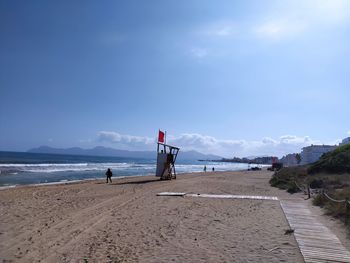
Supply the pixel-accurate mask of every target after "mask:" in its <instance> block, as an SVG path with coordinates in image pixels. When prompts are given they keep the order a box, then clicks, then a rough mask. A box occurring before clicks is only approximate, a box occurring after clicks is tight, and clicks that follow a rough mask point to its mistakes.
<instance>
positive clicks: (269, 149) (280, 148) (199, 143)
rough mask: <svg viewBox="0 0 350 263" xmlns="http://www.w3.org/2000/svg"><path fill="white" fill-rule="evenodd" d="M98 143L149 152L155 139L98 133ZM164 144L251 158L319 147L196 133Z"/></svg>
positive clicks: (290, 139)
mask: <svg viewBox="0 0 350 263" xmlns="http://www.w3.org/2000/svg"><path fill="white" fill-rule="evenodd" d="M98 139H99V141H100V142H105V143H108V144H109V145H110V146H114V147H122V148H123V149H128V150H152V149H154V146H155V143H156V138H149V137H142V136H133V135H122V134H120V133H118V132H112V131H101V132H99V133H98ZM167 143H169V144H171V145H175V146H178V147H180V148H181V150H183V151H189V150H196V151H199V152H202V153H207V154H217V155H221V156H224V157H233V156H238V157H244V156H251V155H276V156H279V157H281V156H283V155H285V154H288V153H295V152H300V151H301V148H302V147H305V146H309V145H311V144H321V142H320V141H317V140H313V139H311V138H310V137H308V136H295V135H284V136H281V137H279V138H277V139H274V138H269V137H265V138H262V139H261V140H251V141H248V140H222V139H217V138H215V137H212V136H208V135H202V134H197V133H184V134H181V135H179V136H173V135H169V136H168V137H167Z"/></svg>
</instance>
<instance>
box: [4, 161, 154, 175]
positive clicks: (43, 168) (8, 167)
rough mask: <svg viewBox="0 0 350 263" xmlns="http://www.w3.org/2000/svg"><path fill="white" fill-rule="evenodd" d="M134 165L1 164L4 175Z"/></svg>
mask: <svg viewBox="0 0 350 263" xmlns="http://www.w3.org/2000/svg"><path fill="white" fill-rule="evenodd" d="M133 166H135V164H134V163H65V164H62V163H59V164H56V163H41V164H11V163H8V164H0V171H1V173H2V174H14V173H18V172H29V173H56V172H84V171H103V170H106V169H107V168H111V169H112V170H113V169H116V170H125V169H130V168H133ZM153 167H155V166H154V165H150V164H144V165H143V164H138V165H137V166H136V167H135V168H139V169H149V168H153Z"/></svg>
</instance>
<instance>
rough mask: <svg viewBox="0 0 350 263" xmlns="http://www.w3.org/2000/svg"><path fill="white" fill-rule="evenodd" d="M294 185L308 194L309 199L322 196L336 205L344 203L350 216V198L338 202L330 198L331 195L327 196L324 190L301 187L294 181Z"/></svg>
mask: <svg viewBox="0 0 350 263" xmlns="http://www.w3.org/2000/svg"><path fill="white" fill-rule="evenodd" d="M294 183H295V185H296V187H297V188H298V189H299V190H301V191H302V192H304V194H305V195H306V194H307V195H308V198H311V196H312V195H315V194H320V195H321V196H324V197H325V198H327V199H328V200H329V201H332V202H335V203H344V204H345V205H346V212H347V214H350V198H349V197H346V198H345V199H342V200H337V199H334V198H332V197H330V196H329V194H327V193H326V192H325V189H323V188H311V187H310V185H306V186H300V185H298V183H297V182H296V181H294Z"/></svg>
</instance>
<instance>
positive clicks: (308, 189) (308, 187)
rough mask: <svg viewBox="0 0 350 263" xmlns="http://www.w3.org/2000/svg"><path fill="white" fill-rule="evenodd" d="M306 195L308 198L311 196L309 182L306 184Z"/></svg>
mask: <svg viewBox="0 0 350 263" xmlns="http://www.w3.org/2000/svg"><path fill="white" fill-rule="evenodd" d="M307 197H308V199H310V198H311V193H310V185H309V184H308V185H307Z"/></svg>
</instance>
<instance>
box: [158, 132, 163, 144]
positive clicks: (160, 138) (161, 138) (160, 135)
mask: <svg viewBox="0 0 350 263" xmlns="http://www.w3.org/2000/svg"><path fill="white" fill-rule="evenodd" d="M158 142H162V143H164V132H162V131H159V134H158Z"/></svg>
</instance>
